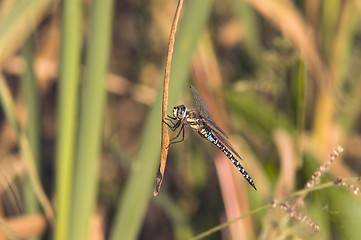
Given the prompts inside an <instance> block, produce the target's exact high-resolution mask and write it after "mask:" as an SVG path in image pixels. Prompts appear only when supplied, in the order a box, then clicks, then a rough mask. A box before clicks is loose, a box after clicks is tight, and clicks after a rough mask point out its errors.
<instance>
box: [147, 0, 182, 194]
mask: <svg viewBox="0 0 361 240" xmlns="http://www.w3.org/2000/svg"><path fill="white" fill-rule="evenodd" d="M182 6H183V0H179V2H178V6H177V9H176V12H175V16H174V19H173V23H172V29H171V33H170V37H169V44H168V53H167V60H166V65H165V73H164V86H163V104H162V146H161V156H160V165H159V171H158V174H157V179H156V186H155V189H154V192H153V196H157V194H158V193H159V190H160V187H161V186H162V182H163V176H164V170H165V165H166V163H167V155H168V145H169V136H168V126H167V124H166V123H165V122H164V121H166V119H167V108H168V91H169V90H168V88H169V76H170V67H171V62H172V56H173V49H174V41H175V33H176V32H177V27H178V21H179V16H180V13H181V10H182Z"/></svg>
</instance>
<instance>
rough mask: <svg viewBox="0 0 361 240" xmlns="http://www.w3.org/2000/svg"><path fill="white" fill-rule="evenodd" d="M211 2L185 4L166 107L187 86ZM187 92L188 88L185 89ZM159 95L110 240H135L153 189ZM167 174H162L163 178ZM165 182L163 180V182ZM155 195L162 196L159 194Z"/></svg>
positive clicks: (174, 100)
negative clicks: (195, 50) (193, 56)
mask: <svg viewBox="0 0 361 240" xmlns="http://www.w3.org/2000/svg"><path fill="white" fill-rule="evenodd" d="M212 3H213V1H211V0H207V1H204V0H194V1H189V2H186V3H185V8H184V11H183V13H184V15H183V17H182V18H181V19H180V22H179V24H180V25H179V28H178V29H179V31H178V33H177V34H176V40H175V49H174V54H173V61H172V68H171V73H170V78H171V81H170V85H169V89H170V91H169V106H170V107H173V106H174V105H175V103H176V100H177V99H178V96H180V94H181V93H182V92H183V89H184V86H186V85H188V84H189V82H187V77H188V74H189V66H190V63H191V57H192V54H193V51H194V49H195V47H196V45H197V39H198V37H199V35H200V33H201V31H202V29H203V27H204V24H205V22H206V20H207V19H208V16H209V14H210V8H211V6H212ZM187 89H188V88H187ZM161 93H162V91H161V90H159V91H158V96H157V99H156V101H155V103H154V105H153V107H152V109H151V110H150V113H149V115H148V119H147V121H146V125H145V127H144V132H143V137H142V143H141V145H140V148H139V152H138V155H137V157H136V159H135V164H134V166H133V169H132V172H131V175H130V177H129V179H128V182H127V185H126V188H125V190H124V193H123V198H122V199H121V202H120V206H119V208H118V212H117V216H116V220H115V224H114V226H113V228H112V230H113V231H112V232H111V235H110V239H113V240H115V239H135V238H136V237H137V235H138V233H139V228H140V227H141V223H142V220H143V217H144V214H145V211H146V207H147V204H148V201H149V199H150V198H151V196H152V191H153V189H154V186H155V177H156V171H157V167H158V165H159V160H160V158H159V157H160V155H159V154H160V138H161V136H160V134H161ZM166 176H167V173H165V178H166ZM165 181H166V179H165ZM159 194H162V193H161V192H160V193H159Z"/></svg>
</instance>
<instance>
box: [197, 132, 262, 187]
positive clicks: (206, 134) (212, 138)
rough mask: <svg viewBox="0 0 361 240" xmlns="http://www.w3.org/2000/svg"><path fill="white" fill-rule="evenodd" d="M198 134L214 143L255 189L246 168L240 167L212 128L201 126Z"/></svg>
mask: <svg viewBox="0 0 361 240" xmlns="http://www.w3.org/2000/svg"><path fill="white" fill-rule="evenodd" d="M198 132H199V134H200V135H201V136H202V137H204V138H205V139H207V140H208V141H210V142H212V143H213V144H214V145H216V146H217V147H218V148H219V150H221V151H222V152H223V153H224V155H226V156H227V157H228V158H229V160H231V162H232V163H233V165H234V166H236V168H237V169H238V171H239V172H240V173H242V175H243V177H244V178H245V179H246V180H247V182H248V183H249V184H250V185H251V186H252V187H253V188H254V189H255V190H257V188H256V186H255V185H254V181H253V179H252V178H251V176H249V174H248V173H247V171H246V169H244V168H243V167H242V165H241V164H240V163H239V161H238V160H237V159H236V158H235V157H234V156H233V154H232V153H231V152H230V151H229V150H228V149H227V148H226V147H225V146H224V145H223V144H222V143H221V142H220V141H219V140H218V139H217V138H216V137H215V136H214V135H213V133H212V130H209V129H207V128H204V127H203V128H201V129H199V130H198Z"/></svg>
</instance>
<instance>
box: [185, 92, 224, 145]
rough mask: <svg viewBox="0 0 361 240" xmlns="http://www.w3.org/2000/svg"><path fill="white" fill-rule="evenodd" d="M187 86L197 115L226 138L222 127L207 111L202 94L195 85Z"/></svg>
mask: <svg viewBox="0 0 361 240" xmlns="http://www.w3.org/2000/svg"><path fill="white" fill-rule="evenodd" d="M189 87H190V89H191V92H192V95H193V99H194V105H195V107H196V110H197V111H198V113H199V115H201V117H202V118H203V119H204V120H206V122H207V123H209V124H210V125H212V126H213V127H214V128H216V129H217V130H218V132H220V133H222V134H223V136H225V137H226V138H228V136H227V134H225V133H224V132H223V131H222V129H221V128H220V127H219V126H218V125H217V124H216V123H215V122H214V120H213V118H212V116H211V114H210V113H209V108H208V105H207V103H206V101H204V99H203V98H202V96H201V95H200V94H199V92H198V90H197V89H196V88H195V87H193V86H192V85H189Z"/></svg>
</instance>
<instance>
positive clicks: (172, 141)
mask: <svg viewBox="0 0 361 240" xmlns="http://www.w3.org/2000/svg"><path fill="white" fill-rule="evenodd" d="M180 133H182V139H181V140H178V141H174V140H176V139H177V138H178V137H179V135H180ZM183 141H184V124H182V127H181V129H180V130H179V132H178V134H177V136H175V137H174V138H172V139H170V140H169V145H168V147H167V148H169V146H170V145H171V144H174V143H180V142H183Z"/></svg>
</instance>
